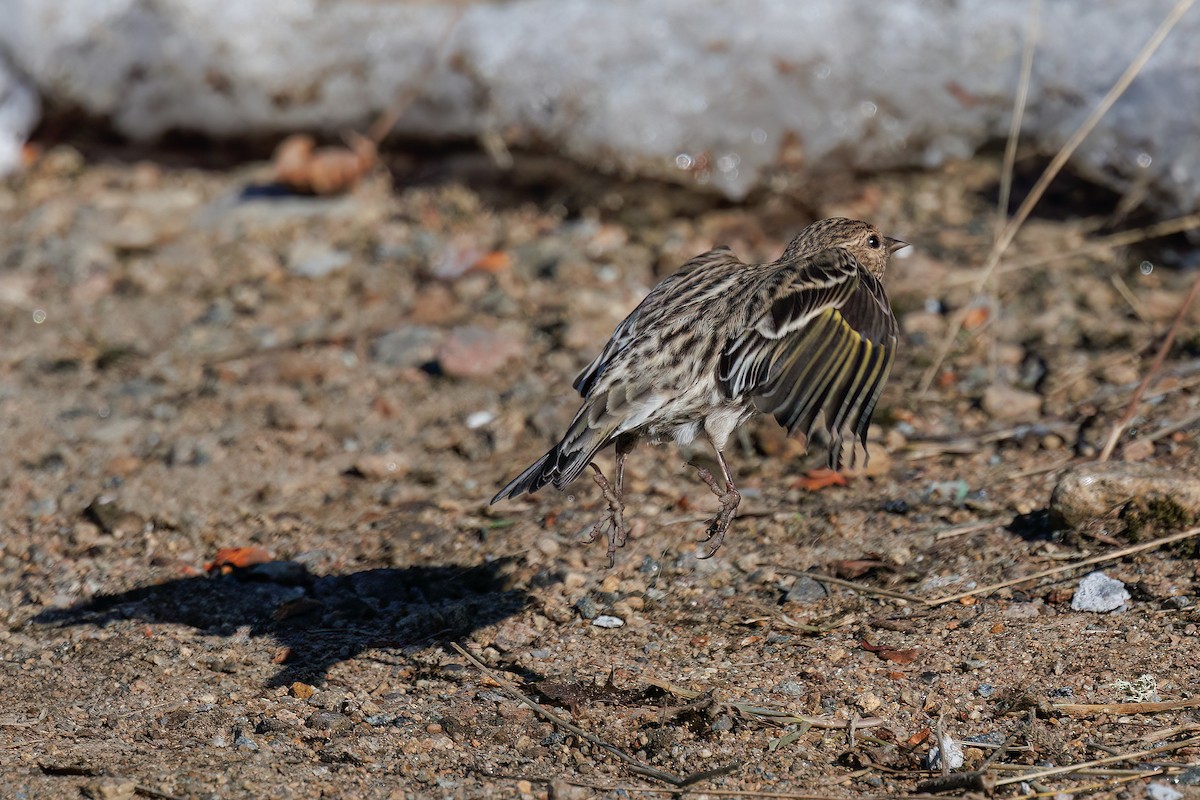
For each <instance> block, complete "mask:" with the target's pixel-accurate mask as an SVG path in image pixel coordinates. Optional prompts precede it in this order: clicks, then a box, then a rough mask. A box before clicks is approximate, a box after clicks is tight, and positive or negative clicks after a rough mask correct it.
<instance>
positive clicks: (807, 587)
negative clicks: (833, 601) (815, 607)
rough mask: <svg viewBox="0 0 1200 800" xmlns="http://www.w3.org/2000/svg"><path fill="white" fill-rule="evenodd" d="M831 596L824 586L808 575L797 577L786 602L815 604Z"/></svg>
mask: <svg viewBox="0 0 1200 800" xmlns="http://www.w3.org/2000/svg"><path fill="white" fill-rule="evenodd" d="M828 596H829V591H828V590H826V588H825V586H824V584H822V583H821V582H820V581H818V580H817V579H816V578H810V577H809V576H808V575H797V576H796V582H795V583H793V584H792V586H791V588H790V589H788V592H787V594H786V595H785V596H784V598H783V599H784V600H786V601H787V602H789V603H815V602H817V601H818V600H824V599H825V598H826V597H828Z"/></svg>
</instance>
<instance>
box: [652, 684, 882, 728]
mask: <svg viewBox="0 0 1200 800" xmlns="http://www.w3.org/2000/svg"><path fill="white" fill-rule="evenodd" d="M645 680H646V683H648V684H650V685H651V686H657V687H658V688H660V689H662V690H663V691H664V692H667V693H668V694H671V695H674V696H675V697H680V698H683V699H684V700H695V699H696V698H697V697H699V696H700V695H702V694H704V693H703V692H697V691H695V690H693V689H685V688H683V687H682V686H676V685H675V684H673V683H671V682H670V681H664V680H662V679H661V678H654V677H649V678H646V679H645ZM722 705H726V706H729V707H730V708H733V709H736V710H737V711H738V713H740V714H744V715H745V716H748V717H754V718H756V719H760V720H770V721H771V722H773V723H776V724H779V725H809V726H811V727H813V728H821V729H824V730H849V729H850V728H853V729H855V730H862V729H864V728H875V727H878V726H880V725H882V724H883V723H884V720H882V719H879V718H878V717H866V718H860V719H835V718H833V717H809V716H805V715H803V714H793V713H792V712H790V711H780V710H778V709H774V708H763V707H761V706H752V705H750V704H748V703H737V702H734V703H729V702H725V703H722Z"/></svg>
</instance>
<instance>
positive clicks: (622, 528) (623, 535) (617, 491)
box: [583, 439, 633, 569]
mask: <svg viewBox="0 0 1200 800" xmlns="http://www.w3.org/2000/svg"><path fill="white" fill-rule="evenodd" d="M632 449H633V442H631V441H626V440H623V439H619V440H617V468H616V472H615V473H614V475H613V484H616V485H615V487H614V486H613V484H610V483H609V482H608V478H605V477H604V473H603V472H601V471H600V468H599V467H597V466H596V464H595V463H592V464H590V465H589V466H590V467H591V468H592V469H593V470H595V471H596V474H595V475H593V476H592V480H594V481H595V482H596V485H597V486H599V487H600V493H601V494H602V495H603V496H604V500H605V502H607V503H608V511H607V512H606V513H605V514H604V518H603V519H601V520H600V521H599V522H597V523H596V524H595V525H593V526H592V529H591V531H589V533H588V537H587V538H586V539H584V540H583V541H584V543H585V544H591V543H592V542H594V541H596V537H597V536H599V535H600V531H601V530H603V529H604V528H607V529H608V568H609V569H612V566H613V564H615V563H616V552H617V548H618V547H624V546H625V540H626V539H627V538H629V526H628V525H626V524H625V504H624V503H623V502H622V500H621V495H622V493H623V492H624V488H625V457H626V456H628V455H629V451H630V450H632Z"/></svg>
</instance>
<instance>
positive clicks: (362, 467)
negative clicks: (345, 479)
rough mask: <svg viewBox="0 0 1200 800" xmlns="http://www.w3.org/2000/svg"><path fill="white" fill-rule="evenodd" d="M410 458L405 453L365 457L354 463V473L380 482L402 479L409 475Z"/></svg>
mask: <svg viewBox="0 0 1200 800" xmlns="http://www.w3.org/2000/svg"><path fill="white" fill-rule="evenodd" d="M410 466H411V465H410V461H409V457H408V456H407V455H405V454H404V453H397V452H392V453H378V454H370V455H365V456H362V457H361V458H359V459H358V460H357V461H355V462H354V471H355V472H356V473H358V474H359V475H361V476H362V477H364V478H369V479H372V480H380V479H382V478H393V479H397V480H398V479H400V478H403V477H404V476H405V475H407V474H408V471H409V467H410Z"/></svg>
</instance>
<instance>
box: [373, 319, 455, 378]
mask: <svg viewBox="0 0 1200 800" xmlns="http://www.w3.org/2000/svg"><path fill="white" fill-rule="evenodd" d="M441 340H442V334H441V333H440V332H439V331H436V330H434V329H433V328H428V327H426V326H424V325H407V326H405V327H403V328H397V329H396V330H394V331H391V332H390V333H385V334H384V335H383V336H380V337H379V338H378V339H376V340H375V341H374V343H373V344H372V345H371V357H372V358H373V359H375V360H376V361H379V362H382V363H384V364H387V365H388V366H390V367H404V368H415V367H420V366H423V365H425V364H429V363H432V362H433V361H435V360H436V359H437V347H438V343H439V342H441Z"/></svg>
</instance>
